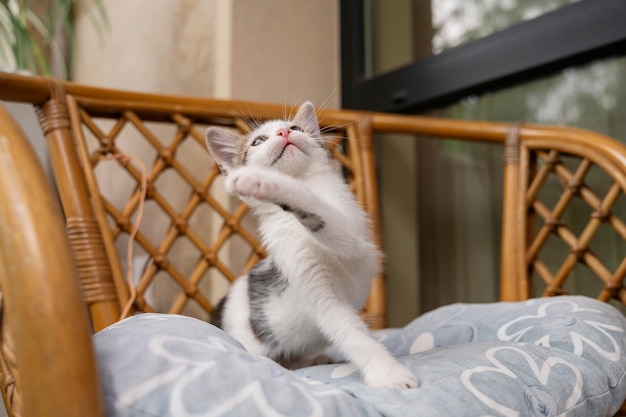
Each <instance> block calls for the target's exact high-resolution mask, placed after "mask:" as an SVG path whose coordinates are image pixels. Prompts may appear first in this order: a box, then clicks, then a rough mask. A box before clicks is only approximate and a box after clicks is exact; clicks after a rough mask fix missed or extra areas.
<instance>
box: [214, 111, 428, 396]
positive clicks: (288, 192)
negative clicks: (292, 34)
mask: <svg viewBox="0 0 626 417" xmlns="http://www.w3.org/2000/svg"><path fill="white" fill-rule="evenodd" d="M206 141H207V146H208V148H209V152H210V153H211V155H212V156H213V158H214V159H215V160H216V161H217V163H218V164H219V165H220V167H221V168H222V171H223V172H224V173H225V174H227V176H226V182H225V184H226V190H227V191H228V192H230V193H231V194H234V195H237V196H239V197H240V198H241V199H242V200H244V201H245V202H247V203H248V204H249V205H250V207H251V208H252V209H253V210H254V212H255V214H256V215H257V216H258V220H259V228H260V233H261V238H262V242H263V244H264V246H265V248H266V250H267V253H268V257H267V258H265V259H263V260H262V261H260V262H259V263H258V264H257V265H256V266H255V267H254V268H253V269H252V270H251V271H250V272H249V273H248V274H247V275H244V276H242V277H240V278H239V279H237V280H236V281H235V282H234V283H233V285H232V286H231V288H230V290H229V292H228V294H227V295H226V297H225V298H224V299H223V300H222V302H221V303H220V305H219V306H218V310H219V311H217V312H216V313H217V314H219V315H220V317H218V322H219V325H220V326H221V327H222V328H223V330H224V331H226V332H227V333H229V334H231V335H232V336H233V337H235V338H236V339H237V340H239V342H241V343H242V344H243V345H244V346H245V348H246V349H247V350H248V351H250V352H252V353H256V354H261V355H266V356H268V357H270V358H272V359H275V360H278V361H281V362H282V363H286V364H295V363H298V361H301V360H302V359H310V358H313V357H315V356H317V355H318V354H319V353H320V352H322V351H323V350H324V349H325V348H326V347H328V345H332V346H333V347H334V348H336V349H337V350H338V351H339V352H340V353H341V354H342V355H344V356H345V358H347V359H348V360H349V361H350V362H351V363H352V364H354V365H355V366H356V367H357V368H358V369H359V370H360V372H361V375H362V376H363V378H364V380H365V382H366V383H367V384H368V385H370V386H375V387H390V388H412V387H416V386H417V381H416V379H415V377H414V376H413V374H412V373H411V372H410V371H409V370H408V369H407V368H405V367H404V366H403V365H401V364H400V363H399V362H398V361H397V360H396V359H395V358H394V357H393V356H392V355H391V354H390V353H389V352H388V351H387V350H386V349H385V347H384V346H382V345H381V344H380V343H378V342H377V341H375V340H374V339H372V338H371V336H370V334H369V331H368V329H367V326H366V325H365V324H364V323H363V321H362V320H361V319H360V317H359V315H358V311H359V310H360V309H361V308H362V306H363V304H364V303H365V300H366V298H367V295H368V291H369V287H370V281H371V278H372V277H373V276H374V275H375V274H376V273H377V272H378V270H379V265H380V258H381V256H380V253H379V251H378V249H377V248H376V245H375V244H374V243H372V240H371V233H370V227H369V222H368V219H367V216H366V214H365V213H364V211H363V210H362V208H361V207H360V205H359V204H358V203H357V202H356V200H355V198H354V195H353V193H352V192H351V191H350V189H349V187H348V185H347V184H346V182H345V181H344V179H343V177H342V175H341V173H340V172H339V171H338V169H337V167H336V166H335V163H334V161H333V159H332V158H331V156H330V153H329V152H328V150H327V149H326V147H325V146H324V143H323V140H322V137H321V134H320V128H319V124H318V121H317V117H316V114H315V108H314V107H313V105H312V104H311V103H309V102H307V103H305V104H303V105H302V106H301V107H300V109H299V110H298V113H297V114H296V116H295V117H294V118H293V120H291V121H284V120H275V121H269V122H266V123H264V124H263V125H261V126H260V127H258V128H257V129H255V130H254V131H253V132H252V133H250V134H249V135H247V136H245V137H242V136H239V135H237V134H236V133H234V132H232V131H230V130H227V129H223V128H218V127H211V128H209V129H208V130H207V132H206Z"/></svg>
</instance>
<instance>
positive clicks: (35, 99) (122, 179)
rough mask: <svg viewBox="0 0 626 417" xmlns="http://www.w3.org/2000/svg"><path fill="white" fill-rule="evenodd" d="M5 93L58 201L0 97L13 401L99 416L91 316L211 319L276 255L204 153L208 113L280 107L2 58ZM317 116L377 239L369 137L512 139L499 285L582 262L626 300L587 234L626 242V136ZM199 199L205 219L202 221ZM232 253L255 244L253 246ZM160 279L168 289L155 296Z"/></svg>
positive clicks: (513, 286)
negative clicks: (146, 88)
mask: <svg viewBox="0 0 626 417" xmlns="http://www.w3.org/2000/svg"><path fill="white" fill-rule="evenodd" d="M0 99H2V100H4V101H17V102H26V103H32V104H33V105H34V106H35V108H36V110H37V114H38V116H39V120H40V123H41V127H42V129H43V132H44V134H45V137H46V140H47V145H48V149H49V152H50V158H51V163H52V169H53V172H54V179H55V184H56V187H57V190H58V196H59V198H60V203H61V207H62V210H61V208H60V207H59V205H58V202H57V199H56V197H55V194H54V191H53V188H52V186H51V185H50V184H49V183H48V182H47V179H46V178H45V175H44V173H43V171H42V169H41V168H40V167H39V165H38V163H37V161H36V157H35V156H34V154H33V151H32V150H31V149H30V148H29V145H28V143H27V140H26V139H25V138H24V135H23V134H22V133H21V131H20V129H19V127H18V126H17V125H16V124H15V123H14V122H12V120H11V118H10V116H9V115H8V113H7V112H6V111H5V110H4V109H2V108H0V195H2V198H1V199H0V288H1V290H2V298H1V300H2V305H1V306H2V312H1V313H2V314H1V320H2V322H1V324H2V332H1V345H2V355H1V359H2V360H1V368H0V371H1V374H2V392H3V397H4V401H5V405H6V406H7V409H8V410H10V413H11V414H12V415H14V416H24V417H30V416H56V415H59V416H60V415H63V416H87V415H90V416H97V415H104V414H105V412H104V405H103V398H102V394H101V389H100V381H99V380H98V375H97V370H96V365H95V359H94V351H93V347H92V342H91V335H92V332H93V331H99V330H101V329H103V328H105V327H107V326H109V325H111V324H114V323H116V322H117V321H119V320H120V318H121V317H123V316H124V315H127V314H128V313H132V312H155V311H159V312H169V313H180V314H191V315H195V316H198V317H201V318H206V317H208V316H209V315H210V314H211V313H212V311H213V306H214V303H215V300H216V297H218V296H219V295H220V294H218V293H219V292H220V291H221V292H223V289H224V288H225V286H227V285H228V284H229V283H230V282H231V281H232V280H234V279H235V278H236V277H237V276H239V275H240V274H241V273H242V272H243V271H246V270H247V269H249V268H250V267H251V266H252V265H254V263H255V262H256V261H257V260H259V259H260V258H262V257H263V256H264V253H263V249H262V248H261V247H260V246H259V243H258V241H257V238H256V237H255V233H254V225H253V224H252V220H251V218H249V216H248V215H247V213H248V210H247V207H246V206H245V205H244V204H243V203H240V202H236V201H235V200H234V199H232V198H230V197H227V196H225V195H224V193H223V187H222V182H221V175H220V173H219V169H218V167H217V166H216V165H215V164H213V163H212V161H211V160H210V157H209V156H208V153H206V152H203V151H202V150H203V149H204V138H203V130H204V128H205V127H206V126H208V125H222V126H226V127H230V128H233V129H238V130H240V131H242V132H245V131H247V130H249V129H250V123H249V118H248V116H249V115H254V117H255V118H257V119H261V120H262V119H269V118H275V117H282V116H283V114H284V111H285V110H284V108H283V107H281V106H275V105H266V104H257V103H247V102H234V101H233V102H231V101H218V100H209V99H206V100H204V99H192V98H185V97H172V96H162V95H149V94H139V93H130V92H123V91H114V90H107V89H99V88H92V87H86V86H80V85H75V84H71V83H63V82H59V81H56V80H52V79H45V78H37V77H24V76H19V75H11V74H3V73H0ZM320 120H321V122H322V124H323V127H324V130H325V131H326V132H328V134H329V149H330V151H331V152H332V154H333V155H334V157H335V158H336V159H337V161H338V162H339V163H341V164H342V165H343V168H344V172H345V173H346V175H347V178H348V180H349V182H350V184H351V186H352V189H353V190H354V192H355V193H356V195H357V197H358V199H359V201H360V202H361V203H362V204H363V206H364V207H365V208H366V209H367V211H368V212H369V213H370V215H371V217H372V219H373V221H374V225H375V227H374V229H375V233H376V238H377V239H379V224H378V217H379V216H378V202H377V184H376V175H375V167H374V153H373V141H374V134H377V133H385V132H389V133H410V134H414V135H419V136H426V137H429V138H433V139H437V138H456V139H459V140H467V141H483V142H485V141H486V142H490V143H495V144H500V145H502V152H503V158H504V160H505V168H504V173H503V175H504V203H503V207H502V210H503V233H502V253H501V261H502V262H501V264H502V274H501V276H502V281H501V299H502V300H507V301H516V300H525V299H527V298H530V297H531V296H532V295H533V294H535V293H536V291H537V288H532V287H533V285H534V286H535V287H536V284H537V281H541V282H542V283H544V284H545V289H544V290H543V295H546V296H553V295H559V294H562V293H563V292H564V289H563V288H564V285H565V282H566V279H567V278H568V276H569V273H570V271H571V270H572V268H573V267H574V266H575V265H576V264H577V263H583V264H584V265H586V266H587V267H588V268H589V269H590V270H591V271H593V273H594V275H595V276H597V278H598V282H599V283H600V285H599V288H600V289H599V292H598V293H597V294H596V296H597V298H598V299H600V300H602V301H606V302H609V301H612V302H615V301H618V302H620V303H622V304H625V305H626V290H625V289H624V288H623V282H624V278H625V277H626V256H624V259H623V260H622V262H621V263H620V264H619V265H618V266H617V267H616V268H614V267H611V266H607V265H605V264H604V263H603V262H602V261H601V260H600V258H599V257H598V256H596V254H595V253H594V251H593V246H592V245H593V236H594V234H595V233H596V232H597V231H598V229H599V228H601V227H603V228H606V227H609V228H610V229H611V230H612V231H614V233H615V234H616V236H617V238H618V239H620V238H621V239H622V240H625V241H626V213H623V212H621V213H618V212H616V211H612V207H614V204H616V202H617V201H618V200H619V199H620V198H621V199H623V198H624V196H623V195H624V194H625V193H626V146H624V145H622V144H620V143H618V142H617V141H615V140H613V139H610V138H607V137H604V136H601V135H598V134H594V133H591V132H587V131H582V130H577V129H568V128H556V127H547V126H534V125H519V124H504V123H489V122H466V121H455V120H442V119H435V118H426V117H417V116H404V115H391V114H379V113H368V112H356V111H335V110H322V111H320ZM133 152H136V155H135V156H133V157H132V158H131V157H130V156H129V155H131V154H132V153H133ZM137 158H138V159H139V160H141V163H139V162H137ZM564 158H565V159H567V161H568V163H567V164H566V163H564V162H563V160H564ZM190 161H192V162H190ZM572 163H573V164H574V165H572ZM141 165H145V166H146V167H147V168H146V169H145V172H143V171H142V168H141ZM198 167H199V168H198ZM590 169H594V170H597V169H600V170H602V171H604V172H605V173H606V176H607V178H610V181H611V184H610V185H609V186H608V188H606V190H608V191H604V190H601V191H596V190H594V189H591V188H590V186H589V184H588V183H587V182H585V175H586V174H587V173H588V172H589V171H590ZM549 176H556V178H558V179H559V181H560V182H561V183H562V184H564V191H563V193H562V194H561V196H560V197H559V199H558V201H557V203H556V205H554V206H553V207H552V208H550V206H549V205H548V204H546V203H544V202H542V201H541V199H540V197H541V193H540V191H541V188H542V186H543V185H544V184H545V182H546V179H547V178H548V177H549ZM142 181H143V185H142ZM120 189H121V190H122V191H120ZM166 189H167V190H172V189H174V190H177V191H178V192H177V193H175V194H177V195H176V196H174V197H172V196H170V195H168V194H166V193H165V191H164V190H166ZM144 200H145V206H144V207H143V210H141V211H142V212H145V216H144V219H143V221H142V223H141V226H140V227H139V229H138V231H137V232H136V235H134V238H133V240H132V241H131V246H132V247H133V249H134V256H133V257H132V258H131V259H129V260H128V261H126V260H125V259H122V258H123V257H121V256H120V253H125V251H126V244H127V243H128V240H129V235H131V234H133V233H134V228H135V224H136V221H137V214H138V212H139V211H140V209H141V208H142V207H141V206H142V204H143V201H144ZM575 200H576V201H579V202H580V201H582V202H584V204H587V205H589V206H591V207H592V209H593V212H592V214H591V216H590V218H589V220H588V223H587V225H586V226H585V227H584V229H583V231H582V233H580V234H578V235H577V234H575V233H574V232H572V229H571V227H570V226H569V225H568V224H566V223H565V220H564V219H563V218H562V217H561V215H562V213H563V212H564V210H565V209H566V207H567V206H568V205H569V204H571V203H572V201H575ZM198 213H201V214H202V215H203V216H204V218H205V219H207V218H208V219H210V221H209V223H210V225H209V226H207V228H208V229H207V230H206V231H205V232H202V233H200V232H199V231H198V227H201V226H199V224H200V222H201V221H200V220H199V219H198V217H199V216H200V214H198ZM554 237H557V238H559V239H561V240H562V241H563V242H564V243H565V244H566V245H567V246H568V247H569V248H570V253H569V255H568V256H566V257H565V259H564V261H563V263H562V265H561V266H560V267H559V268H557V272H556V273H551V272H550V270H549V268H547V267H546V265H545V263H544V261H543V260H542V255H541V254H542V252H541V249H542V247H543V246H544V245H545V244H546V242H547V241H548V239H549V238H554ZM133 242H134V243H133ZM179 253H185V254H188V253H191V254H192V255H185V256H182V257H181V256H178V254H179ZM233 253H237V254H241V253H244V254H245V255H246V256H245V257H243V260H242V257H241V256H237V257H235V256H232V254H233ZM181 258H184V259H182V260H181ZM127 265H132V266H134V273H133V278H132V279H133V281H132V285H130V284H129V282H128V280H127V278H126V276H125V270H126V266H127ZM537 276H538V277H540V280H537V279H536V277H537ZM155 288H156V289H155ZM158 288H165V289H166V290H164V291H163V292H165V293H167V294H168V296H167V297H160V296H158V295H156V294H155V293H158ZM216 288H217V289H216ZM384 289H385V281H384V277H383V276H379V277H376V278H375V279H374V281H373V285H372V289H371V295H370V298H369V301H368V303H367V305H366V307H365V309H364V311H363V317H364V318H365V320H366V322H367V323H368V324H369V325H370V326H371V327H372V328H374V329H378V328H383V327H384V326H385V295H384ZM42 370H45V371H44V372H42ZM622 410H623V411H626V409H624V408H622Z"/></svg>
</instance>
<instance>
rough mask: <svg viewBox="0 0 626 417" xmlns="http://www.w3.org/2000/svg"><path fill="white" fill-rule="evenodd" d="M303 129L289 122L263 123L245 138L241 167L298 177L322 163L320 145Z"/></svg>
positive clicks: (320, 143) (325, 156)
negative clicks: (274, 171)
mask: <svg viewBox="0 0 626 417" xmlns="http://www.w3.org/2000/svg"><path fill="white" fill-rule="evenodd" d="M305 129H306V127H302V126H300V125H299V124H295V122H291V121H289V122H285V121H272V122H268V123H265V124H264V125H262V126H261V127H259V128H258V129H256V130H254V131H253V132H252V133H250V135H248V137H247V138H246V142H245V145H244V150H243V155H242V159H241V164H242V165H248V166H255V167H262V168H271V169H276V170H278V171H281V172H283V173H285V174H288V175H291V176H294V177H298V176H300V175H301V174H303V173H304V172H305V171H306V170H307V169H308V168H309V166H310V165H311V164H316V163H317V164H319V163H324V162H326V160H327V159H328V152H327V151H326V149H325V147H324V144H323V143H322V141H321V140H320V139H319V138H318V137H314V136H313V134H314V133H312V132H308V131H306V130H305Z"/></svg>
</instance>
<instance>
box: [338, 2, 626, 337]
mask: <svg viewBox="0 0 626 417" xmlns="http://www.w3.org/2000/svg"><path fill="white" fill-rule="evenodd" d="M623 22H626V2H625V1H623V0H394V1H393V2H383V1H375V0H342V1H341V23H342V29H341V31H342V100H343V107H345V108H355V109H365V110H374V111H388V112H401V113H418V112H419V113H426V114H432V115H438V116H443V117H450V118H461V119H483V120H499V121H526V122H540V123H553V124H566V125H570V126H579V127H583V128H587V129H592V130H595V131H597V132H601V133H605V134H608V135H610V136H612V137H615V138H617V139H619V140H622V141H624V142H626V123H624V122H623V120H624V114H626V25H624V24H623ZM405 139H406V138H390V139H387V138H386V140H384V141H378V143H377V147H378V149H377V151H378V152H377V154H378V156H379V160H378V164H379V175H380V178H381V188H383V190H381V193H382V195H381V212H382V216H383V239H384V244H385V247H386V249H387V252H388V253H387V261H388V262H387V263H388V269H389V271H390V274H389V275H390V280H389V282H390V284H391V289H390V291H391V293H390V294H389V297H390V299H393V300H394V301H397V300H401V301H400V302H401V303H404V305H402V306H400V307H399V308H397V310H396V311H394V307H395V305H394V303H391V302H390V303H388V305H389V306H390V322H391V324H392V325H400V324H402V323H403V322H406V321H407V320H408V319H410V314H414V313H415V311H412V309H408V310H409V311H412V312H411V313H408V314H405V313H404V312H403V310H407V308H406V304H407V303H411V302H414V303H415V304H416V305H417V312H420V311H427V310H430V309H432V308H435V307H437V306H439V305H443V304H447V303H449V302H454V301H467V302H488V301H494V300H495V299H497V297H498V282H499V253H500V247H499V239H500V222H501V213H500V211H499V207H500V204H501V199H502V196H501V191H500V190H501V188H502V179H501V175H500V173H501V172H502V158H501V149H500V148H499V147H495V146H494V145H488V144H467V143H461V142H457V141H452V140H448V141H428V140H412V141H407V140H405ZM398 175H404V176H411V178H406V177H404V178H402V181H398ZM486 183H488V184H489V186H488V187H480V186H477V184H479V185H480V184H486ZM393 187H404V188H399V189H398V190H395V191H394V189H393ZM442 189H446V190H450V189H452V190H455V191H454V193H453V201H450V200H449V198H450V196H449V193H446V194H447V195H446V196H445V199H446V200H445V201H444V197H443V196H441V195H440V194H442V193H440V191H439V190H442ZM414 190H417V191H418V193H417V197H416V200H415V201H411V202H408V201H406V195H413V193H414ZM402 199H404V201H403V203H402V204H408V206H405V207H397V206H396V205H397V204H398V201H399V200H402ZM407 207H409V208H408V209H407ZM572 215H574V216H575V215H576V213H572ZM394 225H395V226H394ZM394 227H395V229H394ZM410 227H413V228H414V231H415V236H416V238H415V236H413V237H412V238H413V239H414V240H416V242H417V243H416V244H415V245H414V246H409V245H407V243H406V242H407V239H408V238H406V236H403V237H402V238H403V239H404V240H405V241H404V242H400V243H399V244H398V243H395V244H394V242H393V241H394V240H397V239H398V238H399V237H398V236H399V235H400V236H401V235H402V234H404V235H406V231H405V230H403V228H404V229H406V228H410ZM386 229H387V230H386ZM389 229H391V230H389ZM385 235H387V237H385ZM385 240H386V241H385ZM469 242H472V244H469ZM477 242H478V243H477ZM407 247H410V250H413V252H412V253H409V254H408V255H407V250H406V248H407ZM389 248H391V249H392V250H391V251H389ZM394 248H399V250H400V251H402V250H404V253H403V254H402V255H399V254H397V253H395V252H394V250H395V249H394ZM623 249H624V248H619V250H620V251H621V250H623ZM412 255H413V256H412ZM411 256H412V257H413V258H414V259H413V260H412V262H413V263H415V264H416V265H415V266H414V270H413V269H412V268H413V266H411V265H410V263H411V261H409V260H408V259H407V258H410V257H411ZM415 260H417V261H415ZM407 276H408V277H409V278H407ZM396 279H405V280H406V279H409V280H410V279H412V280H413V281H416V282H413V283H409V284H407V283H406V282H403V283H400V284H397V283H395V284H394V280H396ZM470 280H471V281H472V283H471V285H470V282H469V281H470ZM477 283H478V285H477ZM407 288H415V293H416V294H414V298H413V300H414V301H411V297H410V296H409V294H408V292H407ZM395 304H397V303H395Z"/></svg>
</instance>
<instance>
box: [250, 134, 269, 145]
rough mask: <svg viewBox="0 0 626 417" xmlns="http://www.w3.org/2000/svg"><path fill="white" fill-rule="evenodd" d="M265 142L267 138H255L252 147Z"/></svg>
mask: <svg viewBox="0 0 626 417" xmlns="http://www.w3.org/2000/svg"><path fill="white" fill-rule="evenodd" d="M266 140H267V136H257V137H256V138H254V140H253V141H252V146H259V145H260V144H262V143H263V142H265V141H266Z"/></svg>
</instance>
